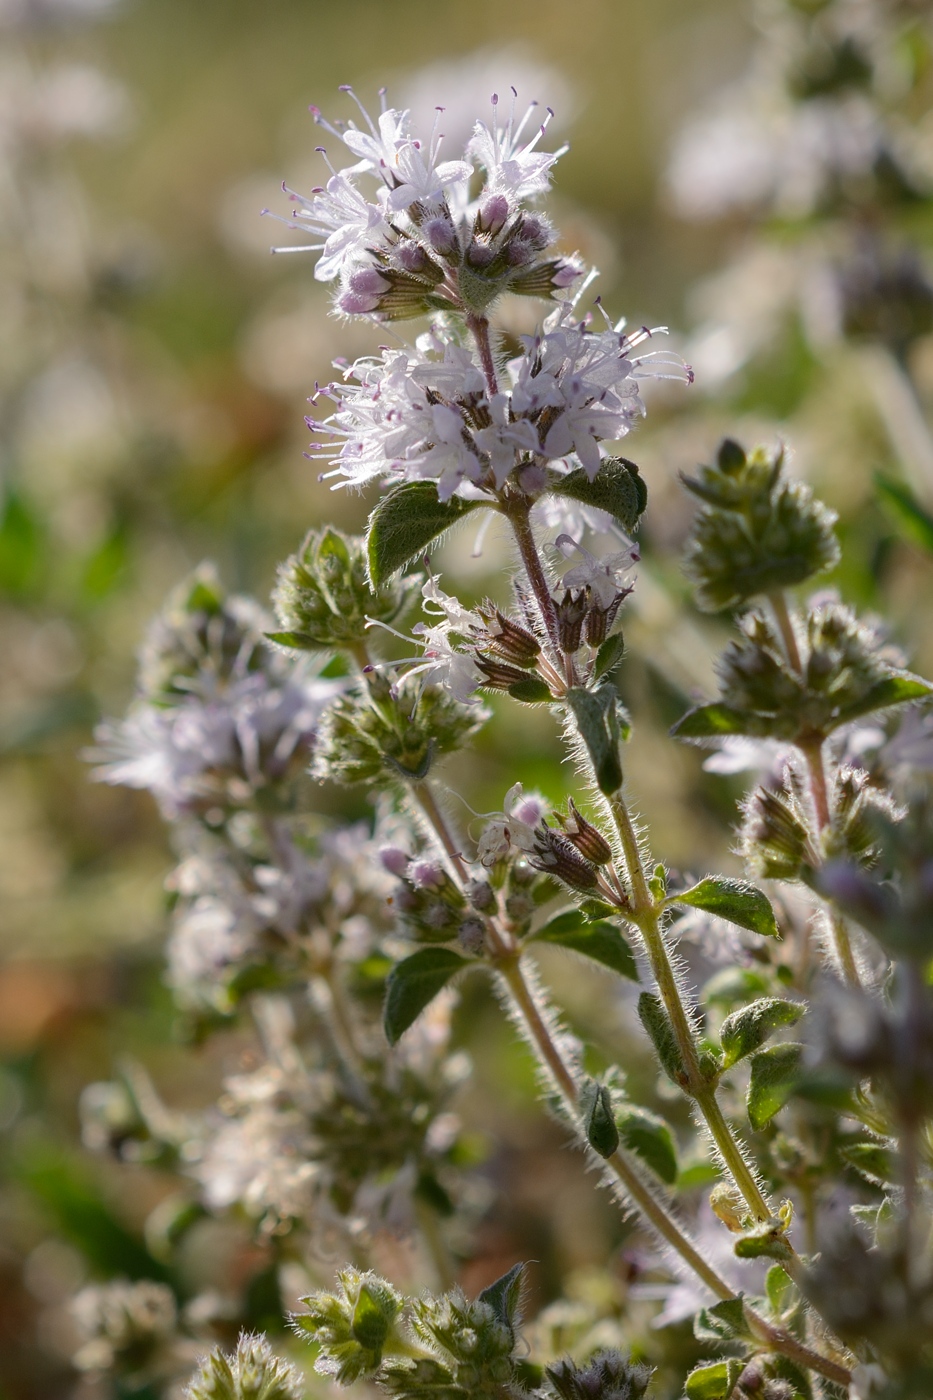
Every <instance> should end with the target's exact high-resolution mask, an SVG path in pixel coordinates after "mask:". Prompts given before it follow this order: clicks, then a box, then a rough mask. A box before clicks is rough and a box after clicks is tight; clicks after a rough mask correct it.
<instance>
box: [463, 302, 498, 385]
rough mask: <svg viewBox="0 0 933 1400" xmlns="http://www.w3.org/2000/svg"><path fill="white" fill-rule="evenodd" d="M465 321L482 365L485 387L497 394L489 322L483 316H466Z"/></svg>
mask: <svg viewBox="0 0 933 1400" xmlns="http://www.w3.org/2000/svg"><path fill="white" fill-rule="evenodd" d="M466 323H467V327H468V328H469V331H470V334H471V335H472V337H473V339H474V340H475V341H476V348H477V350H478V351H479V360H480V364H481V365H482V367H483V378H484V379H485V380H486V388H487V390H488V391H489V393H490V394H498V392H499V385H498V382H497V380H496V363H495V360H494V359H493V357H492V345H491V344H490V341H489V322H488V321H487V320H486V317H485V316H468V317H467V318H466Z"/></svg>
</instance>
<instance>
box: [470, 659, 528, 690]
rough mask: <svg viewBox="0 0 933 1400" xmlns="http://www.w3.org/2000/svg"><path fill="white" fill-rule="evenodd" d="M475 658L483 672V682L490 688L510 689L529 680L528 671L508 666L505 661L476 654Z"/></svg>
mask: <svg viewBox="0 0 933 1400" xmlns="http://www.w3.org/2000/svg"><path fill="white" fill-rule="evenodd" d="M474 660H475V662H476V665H477V666H478V667H479V669H480V671H482V673H483V677H484V679H483V681H482V684H483V685H484V686H485V687H486V688H487V689H488V690H508V689H509V688H510V687H511V686H513V685H518V684H520V683H522V682H524V681H527V680H528V673H527V671H521V670H519V668H518V667H517V666H507V665H506V663H505V662H504V661H496V660H495V659H494V658H493V657H489V656H476V657H474Z"/></svg>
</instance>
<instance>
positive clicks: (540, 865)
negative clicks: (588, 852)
mask: <svg viewBox="0 0 933 1400" xmlns="http://www.w3.org/2000/svg"><path fill="white" fill-rule="evenodd" d="M531 863H532V865H534V866H535V867H536V869H538V870H543V871H545V872H546V873H547V874H548V875H554V876H556V878H557V879H558V880H562V881H563V882H564V884H565V885H569V886H570V888H571V889H572V890H581V891H583V892H587V893H588V892H589V891H590V890H594V889H595V888H596V886H597V884H598V882H599V877H598V876H597V873H596V867H595V866H593V865H591V864H590V862H589V861H588V860H586V859H584V857H583V856H582V855H581V854H580V852H579V851H578V850H577V848H576V846H574V845H573V843H572V842H571V841H569V840H568V839H567V837H566V836H563V835H562V834H561V833H560V832H558V831H552V830H551V828H550V827H549V826H540V827H538V829H537V831H536V832H535V845H534V855H533V857H532V862H531Z"/></svg>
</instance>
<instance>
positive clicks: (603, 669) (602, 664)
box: [593, 632, 625, 680]
mask: <svg viewBox="0 0 933 1400" xmlns="http://www.w3.org/2000/svg"><path fill="white" fill-rule="evenodd" d="M624 651H625V638H624V637H623V636H622V633H621V632H614V633H613V634H612V636H611V637H607V638H606V640H605V641H604V642H603V644H602V646H601V647H600V648H599V651H598V652H597V653H596V665H595V666H594V668H593V675H594V677H595V678H596V680H599V678H600V676H606V675H608V674H609V672H610V671H612V670H613V669H614V668H615V667H616V666H618V664H619V662H620V661H621V660H622V654H623V652H624Z"/></svg>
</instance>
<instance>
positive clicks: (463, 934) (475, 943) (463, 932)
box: [457, 914, 486, 956]
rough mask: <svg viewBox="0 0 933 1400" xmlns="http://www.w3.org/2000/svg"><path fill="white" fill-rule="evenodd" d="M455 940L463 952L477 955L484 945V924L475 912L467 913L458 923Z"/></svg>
mask: <svg viewBox="0 0 933 1400" xmlns="http://www.w3.org/2000/svg"><path fill="white" fill-rule="evenodd" d="M457 941H458V942H459V944H460V947H461V948H462V949H463V951H464V952H465V953H472V954H473V955H474V956H478V955H479V954H480V953H481V952H482V951H483V949H484V947H485V946H486V926H485V924H484V923H483V921H482V919H480V918H477V916H476V915H475V914H468V915H467V917H466V918H465V919H464V920H463V923H462V924H461V925H460V929H459V932H458V934H457Z"/></svg>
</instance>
